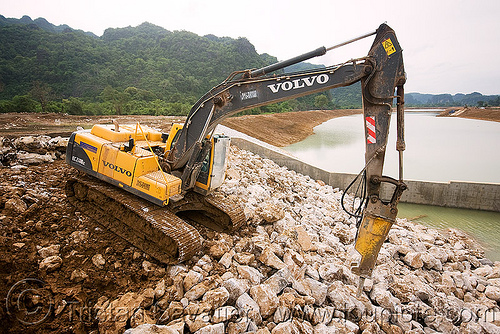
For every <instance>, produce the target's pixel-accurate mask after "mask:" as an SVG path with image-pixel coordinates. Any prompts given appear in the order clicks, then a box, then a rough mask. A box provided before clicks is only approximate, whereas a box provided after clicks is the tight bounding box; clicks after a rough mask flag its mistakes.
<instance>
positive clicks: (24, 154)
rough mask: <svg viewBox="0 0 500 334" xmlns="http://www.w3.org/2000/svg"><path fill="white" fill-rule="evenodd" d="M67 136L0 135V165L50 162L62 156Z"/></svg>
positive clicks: (66, 143)
mask: <svg viewBox="0 0 500 334" xmlns="http://www.w3.org/2000/svg"><path fill="white" fill-rule="evenodd" d="M67 145H68V138H62V137H55V138H52V137H50V136H26V137H18V138H13V139H11V138H7V137H0V167H2V166H18V167H16V168H23V167H22V166H24V168H25V167H26V166H27V165H33V164H42V163H51V162H54V160H56V159H60V158H61V157H62V156H64V152H65V151H66V146H67Z"/></svg>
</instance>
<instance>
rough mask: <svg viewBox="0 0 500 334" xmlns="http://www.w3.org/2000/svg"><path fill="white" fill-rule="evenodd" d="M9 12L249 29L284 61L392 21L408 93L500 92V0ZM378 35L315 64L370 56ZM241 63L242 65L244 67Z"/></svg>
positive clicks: (222, 30) (80, 25)
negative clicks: (401, 50) (402, 58)
mask: <svg viewBox="0 0 500 334" xmlns="http://www.w3.org/2000/svg"><path fill="white" fill-rule="evenodd" d="M0 3H1V5H0V14H1V15H3V16H5V17H14V18H20V17H22V16H23V15H28V16H30V17H31V18H32V19H36V18H38V17H44V18H45V19H47V20H48V21H49V22H51V23H53V24H56V25H59V24H68V25H69V26H70V27H72V28H74V29H82V30H85V31H91V32H93V33H95V34H96V35H98V36H101V35H102V34H103V32H104V30H105V29H106V28H109V27H112V28H118V27H126V26H137V25H139V24H141V23H142V22H145V21H147V22H150V23H153V24H156V25H159V26H161V27H164V28H165V29H167V30H171V31H173V30H187V31H192V32H194V33H196V34H199V35H206V34H214V35H216V36H219V37H222V36H229V37H233V38H238V37H246V38H247V39H248V40H249V41H250V42H251V43H252V44H253V45H255V47H256V49H257V52H259V53H268V54H270V55H273V56H276V57H277V58H278V59H279V60H284V59H287V58H291V57H293V56H296V55H299V54H302V53H305V52H308V51H311V50H313V49H316V48H318V47H320V46H326V47H329V46H332V45H335V44H337V43H339V42H343V41H345V40H347V39H350V38H352V37H357V36H359V35H362V34H364V33H366V32H370V31H373V30H375V29H376V28H377V27H378V26H379V25H380V24H381V23H383V22H387V24H388V25H389V26H391V27H392V28H393V29H394V30H395V31H396V35H397V37H398V39H399V42H400V44H401V46H402V47H403V50H404V51H403V56H404V61H405V68H406V72H407V76H408V81H407V84H406V87H405V90H406V92H420V93H432V94H439V93H451V94H455V93H471V92H474V91H478V92H481V93H483V94H500V86H499V79H500V66H499V65H498V63H497V59H498V57H499V54H500V1H499V0H475V1H472V0H409V1H407V0H393V1H387V0H378V1H371V0H354V1H348V0H343V1H336V0H308V1H303V0H302V1H298V0H250V1H238V0H176V1H172V0H139V1H138V0H119V1H118V0H43V1H42V0H15V1H11V0H0ZM372 41H373V37H371V38H369V39H368V40H365V41H364V42H360V43H356V45H352V46H348V47H344V48H342V49H337V50H333V51H331V52H329V53H327V55H325V56H323V57H320V58H316V59H315V60H314V61H311V62H314V63H320V64H325V65H333V64H337V63H341V62H344V61H346V60H349V59H351V58H356V57H362V56H365V55H366V54H367V52H368V50H369V48H370V45H371V42H372ZM235 70H238V69H235Z"/></svg>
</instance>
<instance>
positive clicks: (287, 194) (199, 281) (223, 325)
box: [0, 139, 500, 334]
mask: <svg viewBox="0 0 500 334" xmlns="http://www.w3.org/2000/svg"><path fill="white" fill-rule="evenodd" d="M25 140H26V139H25ZM47 142H50V140H49V141H47ZM4 147H5V146H4ZM51 147H52V146H51ZM54 147H55V146H54ZM0 149H1V148H0ZM51 152H54V155H55V158H57V157H58V153H56V152H60V151H59V150H58V149H55V150H54V151H51ZM33 153H37V154H42V152H41V151H40V152H33ZM16 154H17V152H16ZM49 155H51V157H52V154H51V153H49ZM61 157H62V155H60V156H59V158H61ZM18 161H19V158H18ZM24 163H26V162H24ZM218 191H220V192H222V193H224V194H226V195H232V196H237V197H239V198H241V199H243V200H244V203H245V214H246V217H247V223H248V224H247V226H246V227H245V228H243V229H242V230H241V231H237V232H236V233H234V234H232V235H228V234H223V233H217V232H213V231H203V234H204V235H203V236H204V239H205V242H204V246H205V247H204V251H203V253H202V254H199V256H198V257H195V258H193V259H192V260H190V261H188V262H187V263H184V264H179V265H174V266H163V265H161V264H159V263H157V262H155V261H154V260H151V259H149V258H147V257H145V258H146V260H141V263H142V268H141V269H140V270H142V271H143V272H144V273H145V275H146V276H147V277H149V279H148V280H145V281H144V282H142V283H141V285H140V288H138V289H137V286H136V287H135V289H134V290H128V291H126V292H125V293H122V294H120V295H114V296H111V297H110V296H109V295H108V296H105V295H103V296H102V297H101V298H99V300H98V301H97V302H96V303H95V305H93V306H92V312H91V313H92V314H93V315H94V316H95V319H96V321H97V326H98V328H99V332H100V333H123V332H124V331H125V333H127V334H133V333H176V334H177V333H198V334H208V333H258V334H265V333H272V334H282V333H318V334H320V333H321V334H323V333H325V334H328V333H436V332H443V333H498V332H500V321H499V320H500V319H499V314H500V313H499V312H500V307H499V303H500V262H495V263H492V262H491V261H490V260H488V259H487V258H484V253H483V251H482V250H481V248H480V246H478V245H477V243H476V242H475V241H474V240H473V239H471V238H470V236H468V235H466V234H465V233H463V232H461V231H458V230H453V229H449V230H445V231H438V230H435V229H431V228H427V227H424V226H422V225H419V224H416V223H413V222H410V221H407V220H404V219H398V220H397V223H396V224H395V225H394V226H393V228H392V229H391V231H390V233H389V236H388V239H387V240H386V242H385V243H384V245H383V247H382V250H381V252H380V255H379V258H378V262H377V267H376V268H375V270H374V272H373V275H372V278H371V279H367V280H366V281H365V285H364V291H363V293H362V294H361V296H360V297H357V296H356V290H357V283H358V277H357V276H356V275H353V274H352V273H351V271H350V269H349V258H350V254H351V251H352V245H353V242H354V239H355V235H356V223H355V221H354V219H353V218H351V217H350V216H349V215H348V214H346V213H345V212H344V211H343V210H342V209H341V206H340V198H341V196H342V192H341V191H339V190H338V189H333V188H332V187H330V186H327V185H325V184H324V183H322V182H321V181H316V180H313V179H311V178H310V177H308V176H304V175H301V174H298V173H296V172H293V171H290V170H288V169H286V168H284V167H280V166H278V165H276V164H275V163H273V162H272V161H270V160H267V159H262V158H261V157H259V156H256V155H254V154H252V153H250V152H247V151H243V150H239V149H238V148H236V147H231V154H230V158H229V161H228V170H227V179H226V181H225V183H224V184H223V185H222V186H221V187H220V189H219V190H218ZM353 201H356V199H354V198H352V197H350V196H347V202H350V203H352V202H353ZM348 204H349V203H348ZM76 232H78V231H76ZM76 232H75V233H76ZM80 232H81V231H80ZM82 233H83V232H82ZM84 237H85V236H84ZM87 237H88V236H87ZM78 238H79V236H78V235H73V234H72V236H71V239H72V240H73V239H78ZM40 252H41V253H43V254H44V255H41V253H40ZM110 252H112V250H110ZM38 253H39V254H40V256H41V257H42V258H41V259H40V263H39V265H40V266H44V268H40V270H45V271H50V270H57V269H58V268H59V267H60V266H61V261H59V260H58V259H57V257H59V256H58V254H59V248H58V247H57V245H55V246H54V247H52V248H50V247H47V249H45V248H44V249H39V252H38ZM125 253H127V254H128V253H130V254H129V255H130V257H132V254H133V260H134V261H135V260H136V259H141V258H142V259H144V257H143V256H141V254H139V253H137V252H132V251H130V252H129V251H127V252H125ZM125 253H124V254H123V256H124V257H125V256H126V254H125ZM136 253H137V256H136ZM98 255H100V254H95V255H93V256H92V257H91V258H90V257H89V261H88V263H91V265H92V268H93V269H92V270H95V271H96V273H100V272H103V273H104V272H106V271H107V270H122V271H125V270H126V268H125V267H123V266H122V267H121V268H120V267H118V268H117V267H116V263H118V262H120V261H119V260H117V261H115V262H114V263H112V262H111V261H109V260H107V259H105V257H106V256H107V255H105V256H104V257H103V256H102V255H100V257H99V256H98ZM117 256H118V255H117ZM127 256H128V255H127ZM124 260H125V259H124ZM122 262H123V261H122ZM50 266H53V267H50ZM63 266H64V264H63ZM112 266H114V268H112ZM51 268H52V269H51ZM53 268H55V269H53ZM134 268H135V267H134ZM136 269H137V268H136ZM148 275H149V276H148ZM91 279H92V278H91V277H89V274H88V270H87V273H86V272H84V271H82V270H81V269H78V268H75V269H74V270H72V273H71V281H74V282H89V281H90V280H91ZM59 306H60V305H55V309H56V311H57V309H58V307H59Z"/></svg>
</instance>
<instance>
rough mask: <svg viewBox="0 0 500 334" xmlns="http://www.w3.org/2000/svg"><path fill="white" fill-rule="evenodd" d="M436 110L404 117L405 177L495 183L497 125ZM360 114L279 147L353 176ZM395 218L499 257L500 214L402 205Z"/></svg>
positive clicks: (388, 170)
mask: <svg viewBox="0 0 500 334" xmlns="http://www.w3.org/2000/svg"><path fill="white" fill-rule="evenodd" d="M438 113H439V111H438V110H435V111H429V110H426V111H423V110H422V111H410V112H406V115H405V138H406V147H407V148H406V151H405V152H404V178H405V179H410V180H422V181H441V182H448V181H450V180H454V181H473V182H493V183H500V173H499V171H500V154H499V151H498V147H499V145H500V123H498V122H488V121H480V120H470V119H464V118H454V117H436V115H437V114H438ZM395 137H396V119H395V114H393V117H392V120H391V126H390V133H389V142H388V145H387V151H386V152H387V153H386V162H385V165H384V174H385V175H388V176H392V177H395V178H397V177H398V175H397V171H398V155H397V152H396V149H395V146H396V144H395V141H396V138H395ZM364 140H365V139H364V122H363V115H361V114H359V115H352V116H345V117H340V118H335V119H331V120H329V121H327V122H325V123H323V124H321V125H319V126H317V127H315V128H314V134H313V135H311V136H309V137H308V138H306V139H305V140H303V141H301V142H299V143H296V144H293V145H290V146H288V147H285V148H284V149H285V150H286V151H288V152H290V153H292V154H293V155H295V156H297V157H298V158H300V159H302V160H304V161H306V162H308V163H310V164H312V165H315V166H318V167H320V168H323V169H325V170H328V171H331V172H340V173H353V174H357V173H358V172H359V171H360V170H361V169H362V168H363V166H364V151H365V142H364ZM399 216H400V217H403V218H414V217H420V218H418V219H415V221H418V222H421V223H423V224H425V225H428V226H431V227H435V228H447V227H453V228H459V229H461V230H464V231H466V232H468V233H470V234H472V235H473V236H474V237H475V238H476V239H477V240H478V241H480V242H481V243H483V245H485V248H486V251H487V255H488V257H489V258H490V259H492V260H499V261H500V213H494V212H484V211H476V210H462V209H450V208H440V207H434V206H424V205H416V204H406V203H403V204H401V205H400V207H399Z"/></svg>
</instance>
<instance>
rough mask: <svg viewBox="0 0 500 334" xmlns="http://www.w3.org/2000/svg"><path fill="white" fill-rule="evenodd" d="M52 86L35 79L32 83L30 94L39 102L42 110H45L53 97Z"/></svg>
mask: <svg viewBox="0 0 500 334" xmlns="http://www.w3.org/2000/svg"><path fill="white" fill-rule="evenodd" d="M53 95H54V94H53V90H52V88H51V87H50V86H49V85H48V84H46V83H43V82H40V81H38V80H37V81H35V82H34V83H33V88H32V89H31V90H30V96H31V97H32V98H33V99H34V100H36V101H38V102H40V106H41V107H42V112H43V113H45V112H47V104H48V103H49V101H50V100H51V99H52V97H53Z"/></svg>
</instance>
